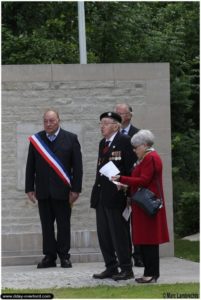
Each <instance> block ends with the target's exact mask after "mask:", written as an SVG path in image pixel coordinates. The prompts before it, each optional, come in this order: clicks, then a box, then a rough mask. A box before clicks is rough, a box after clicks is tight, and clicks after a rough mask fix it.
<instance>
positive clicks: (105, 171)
mask: <svg viewBox="0 0 201 300" xmlns="http://www.w3.org/2000/svg"><path fill="white" fill-rule="evenodd" d="M99 172H100V173H101V174H102V175H105V176H106V177H108V178H109V179H111V177H112V176H116V175H117V174H119V173H120V171H119V169H118V168H117V167H116V166H115V164H114V163H113V162H112V161H109V162H108V163H107V164H105V165H104V166H103V167H102V168H101V169H100V170H99Z"/></svg>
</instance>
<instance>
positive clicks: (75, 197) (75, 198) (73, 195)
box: [69, 192, 79, 205]
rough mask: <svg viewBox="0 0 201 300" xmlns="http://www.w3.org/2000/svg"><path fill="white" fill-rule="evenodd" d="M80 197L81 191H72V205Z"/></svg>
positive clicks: (70, 200) (70, 201)
mask: <svg viewBox="0 0 201 300" xmlns="http://www.w3.org/2000/svg"><path fill="white" fill-rule="evenodd" d="M78 197H79V193H75V192H70V195H69V203H70V204H71V205H72V204H73V203H74V202H75V201H76V200H77V199H78Z"/></svg>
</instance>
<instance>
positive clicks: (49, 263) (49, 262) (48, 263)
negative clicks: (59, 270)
mask: <svg viewBox="0 0 201 300" xmlns="http://www.w3.org/2000/svg"><path fill="white" fill-rule="evenodd" d="M56 266H57V264H56V261H55V260H54V259H51V258H48V257H44V258H43V259H42V260H41V262H39V263H38V265H37V269H43V268H53V267H56Z"/></svg>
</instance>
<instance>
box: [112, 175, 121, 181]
mask: <svg viewBox="0 0 201 300" xmlns="http://www.w3.org/2000/svg"><path fill="white" fill-rule="evenodd" d="M119 179H120V175H116V176H112V177H111V180H112V181H119Z"/></svg>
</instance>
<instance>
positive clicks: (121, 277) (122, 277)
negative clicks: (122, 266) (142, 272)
mask: <svg viewBox="0 0 201 300" xmlns="http://www.w3.org/2000/svg"><path fill="white" fill-rule="evenodd" d="M131 278H134V274H133V271H132V270H130V271H128V270H127V271H121V272H120V273H119V274H117V275H114V276H112V279H114V280H115V281H118V280H127V279H131Z"/></svg>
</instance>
